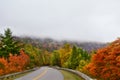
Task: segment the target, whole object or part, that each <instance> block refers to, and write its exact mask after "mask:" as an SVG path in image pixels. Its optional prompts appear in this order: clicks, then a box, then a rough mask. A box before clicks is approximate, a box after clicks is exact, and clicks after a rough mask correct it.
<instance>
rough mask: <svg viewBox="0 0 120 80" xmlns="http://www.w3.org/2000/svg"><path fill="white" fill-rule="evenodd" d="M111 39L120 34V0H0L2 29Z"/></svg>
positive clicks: (103, 39)
mask: <svg viewBox="0 0 120 80" xmlns="http://www.w3.org/2000/svg"><path fill="white" fill-rule="evenodd" d="M7 27H9V28H10V29H11V30H12V32H13V34H14V35H18V36H20V35H28V36H36V37H50V38H53V39H58V40H65V39H67V40H77V41H99V42H111V41H113V40H115V39H116V38H117V37H120V0H0V33H3V32H4V29H6V28H7Z"/></svg>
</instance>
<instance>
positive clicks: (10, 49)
mask: <svg viewBox="0 0 120 80" xmlns="http://www.w3.org/2000/svg"><path fill="white" fill-rule="evenodd" d="M17 44H18V43H17V42H16V41H15V40H14V39H13V37H12V32H11V30H10V29H9V28H7V29H6V30H5V33H4V35H2V34H1V35H0V57H5V58H8V56H9V53H12V54H13V55H14V54H18V53H19V50H20V46H18V45H17Z"/></svg>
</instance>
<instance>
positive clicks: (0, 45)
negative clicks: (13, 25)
mask: <svg viewBox="0 0 120 80" xmlns="http://www.w3.org/2000/svg"><path fill="white" fill-rule="evenodd" d="M41 66H59V67H63V68H69V69H74V70H78V71H80V72H83V73H85V74H87V75H89V76H90V77H93V78H96V79H98V80H119V78H120V39H119V38H118V39H117V40H115V41H113V42H109V43H100V42H75V41H57V40H53V39H50V38H45V39H42V38H34V37H19V36H13V35H12V31H11V30H10V29H9V28H7V29H6V30H5V31H4V34H0V76H1V75H6V74H10V73H14V72H20V71H24V70H28V69H32V68H35V67H41Z"/></svg>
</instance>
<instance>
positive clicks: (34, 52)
mask: <svg viewBox="0 0 120 80" xmlns="http://www.w3.org/2000/svg"><path fill="white" fill-rule="evenodd" d="M24 49H25V52H26V53H27V54H28V55H29V56H30V67H31V68H32V67H35V66H41V65H42V64H43V60H42V55H41V50H40V49H39V48H36V47H34V46H32V45H31V44H25V45H24Z"/></svg>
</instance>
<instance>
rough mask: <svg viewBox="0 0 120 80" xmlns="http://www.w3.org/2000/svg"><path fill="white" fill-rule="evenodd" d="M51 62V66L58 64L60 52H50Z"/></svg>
mask: <svg viewBox="0 0 120 80" xmlns="http://www.w3.org/2000/svg"><path fill="white" fill-rule="evenodd" d="M51 63H52V65H53V66H56V65H57V66H60V54H59V53H58V52H57V51H54V52H53V53H52V58H51Z"/></svg>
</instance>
